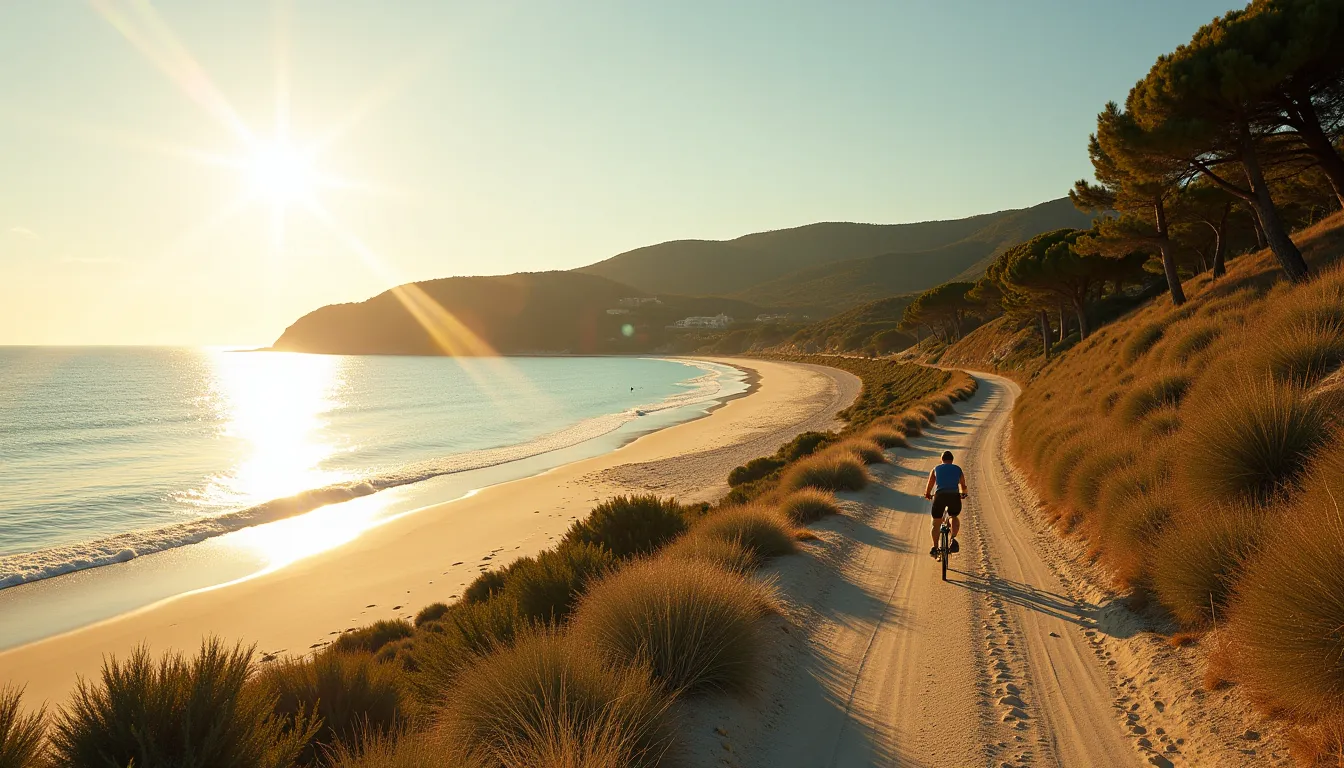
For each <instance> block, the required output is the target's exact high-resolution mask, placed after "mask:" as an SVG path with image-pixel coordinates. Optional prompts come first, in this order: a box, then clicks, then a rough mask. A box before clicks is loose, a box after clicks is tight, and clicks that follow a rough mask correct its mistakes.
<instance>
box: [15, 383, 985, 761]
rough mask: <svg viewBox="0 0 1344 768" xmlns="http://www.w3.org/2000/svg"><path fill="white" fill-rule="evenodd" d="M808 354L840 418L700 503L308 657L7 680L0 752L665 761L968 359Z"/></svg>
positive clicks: (645, 502) (738, 685)
mask: <svg viewBox="0 0 1344 768" xmlns="http://www.w3.org/2000/svg"><path fill="white" fill-rule="evenodd" d="M809 362H813V363H823V364H833V365H835V366H836V367H842V368H846V369H848V370H851V371H852V372H854V373H855V374H856V375H858V376H860V378H861V379H862V381H863V388H862V390H861V394H860V396H859V397H858V398H857V400H856V402H855V404H854V406H852V407H851V408H850V409H849V411H848V412H846V417H847V424H846V426H845V427H843V428H842V429H840V430H839V431H837V432H826V433H820V432H813V433H805V434H803V435H800V436H798V437H797V438H795V439H794V440H792V441H790V442H789V443H788V444H786V445H784V446H782V447H781V448H780V449H779V450H778V451H777V452H776V453H775V454H772V455H771V456H769V457H762V459H757V460H755V461H753V462H749V463H748V464H746V465H743V466H741V467H738V468H736V469H735V470H733V473H732V475H733V480H734V481H735V482H732V489H731V491H730V492H729V493H728V494H727V495H726V496H725V497H724V498H723V499H722V500H720V501H719V502H718V503H715V504H698V505H684V504H680V503H678V502H677V501H676V500H674V499H670V498H663V497H658V496H655V495H633V496H619V497H614V498H611V499H608V500H606V501H604V502H602V503H600V504H598V505H597V506H596V507H595V508H594V509H593V510H592V511H591V513H590V514H589V515H587V516H586V517H585V518H583V519H581V520H578V521H575V522H574V524H573V525H572V526H571V527H570V529H569V530H568V531H567V532H566V534H565V536H564V537H563V538H562V539H561V541H560V542H559V543H558V544H557V545H556V546H555V547H554V548H552V549H549V550H545V551H543V552H541V553H539V554H537V555H535V556H531V557H523V558H520V559H518V560H515V561H513V562H512V563H509V564H507V565H504V566H502V567H499V568H497V569H495V570H491V571H487V572H484V573H482V574H481V575H480V576H478V577H477V579H476V580H475V581H474V582H473V583H471V584H470V585H469V586H468V588H467V589H466V591H465V592H464V594H463V597H462V599H461V600H459V601H458V602H455V603H453V604H445V603H434V604H431V605H428V606H425V607H423V608H422V609H421V610H420V611H419V612H418V613H417V614H416V617H415V621H413V622H411V621H404V620H396V621H379V622H375V623H373V624H370V625H368V626H365V627H359V628H356V629H354V630H350V631H347V632H345V633H343V634H341V635H340V636H339V637H338V638H337V639H336V640H335V641H334V642H332V643H330V644H329V645H327V646H325V647H323V648H321V649H320V650H318V651H316V652H314V653H312V654H309V655H306V656H302V657H294V658H281V659H268V660H266V661H259V660H258V659H257V655H256V654H255V653H254V650H253V649H252V648H250V647H247V646H243V645H229V644H227V643H225V642H224V641H223V640H221V639H218V638H206V639H205V640H204V641H203V645H202V647H201V649H200V650H199V651H198V652H197V653H196V654H195V655H194V656H191V657H187V656H185V655H182V654H175V653H170V654H165V655H163V656H162V657H160V658H158V659H155V658H152V657H151V656H150V654H149V652H148V650H146V649H144V648H141V649H137V650H135V651H134V652H133V653H132V654H131V655H130V656H129V657H127V658H124V659H120V658H118V657H116V656H110V657H109V658H108V659H107V660H106V662H105V664H104V668H103V671H102V674H101V675H100V676H99V677H97V678H96V679H91V680H86V681H83V682H82V683H81V684H80V686H79V689H78V690H77V691H76V693H75V695H74V697H73V699H72V701H71V702H69V703H67V704H65V705H64V706H61V707H58V708H56V710H55V711H54V712H51V713H48V712H45V711H38V712H34V713H27V714H25V712H24V709H23V707H22V706H21V691H18V690H15V689H12V688H10V689H5V690H3V691H0V767H2V768H54V766H70V767H71V768H95V766H97V767H99V768H101V767H102V766H109V765H116V766H123V765H130V764H133V765H134V766H136V767H137V768H170V767H171V768H180V767H181V766H199V767H200V768H213V766H239V767H240V768H254V767H255V768H289V767H290V766H321V767H324V768H430V767H431V766H434V767H437V766H442V765H462V766H470V767H476V766H479V767H480V768H496V767H499V768H513V767H515V766H516V767H517V768H522V767H523V766H562V767H563V766H572V767H573V768H579V767H580V766H583V767H584V768H594V767H596V768H602V767H605V766H610V767H611V768H616V767H617V766H620V767H622V768H624V767H627V766H660V765H671V764H674V763H675V761H676V758H677V754H678V752H677V749H678V747H677V744H678V742H677V738H678V731H677V722H678V718H679V717H680V713H681V712H683V711H684V709H685V708H686V707H694V706H695V704H696V701H697V700H699V699H701V698H703V697H709V696H724V695H728V696H742V695H748V694H750V692H751V691H752V690H753V686H754V683H755V681H756V680H757V679H759V676H760V675H761V674H762V673H763V672H764V671H765V670H764V666H763V665H765V664H767V663H768V661H767V659H768V655H767V653H766V647H767V643H768V642H769V639H768V636H767V634H766V632H765V629H766V627H765V625H764V624H763V622H764V621H766V620H767V619H768V617H769V616H771V615H773V614H775V613H776V612H777V611H778V607H777V606H778V600H779V595H778V594H777V591H776V588H775V587H774V586H773V582H772V581H771V580H770V579H769V578H768V577H763V576H762V575H761V574H760V573H759V571H760V569H762V568H763V567H765V566H766V565H767V564H768V563H769V562H770V561H771V560H772V559H774V558H778V557H784V556H788V555H791V554H793V553H795V552H798V551H799V549H800V546H801V544H800V542H802V541H805V540H807V539H808V538H812V537H813V536H812V535H811V534H808V533H807V532H806V531H805V530H804V528H803V526H806V525H808V524H812V523H815V522H817V521H818V520H821V519H824V518H825V517H827V516H830V515H835V514H840V513H841V511H842V510H841V507H840V505H839V503H838V500H837V499H836V498H835V496H834V495H833V491H835V490H840V491H843V490H858V489H861V488H862V487H863V486H864V485H865V484H866V483H867V482H868V479H869V478H868V469H867V464H866V463H865V462H866V461H868V459H867V458H864V456H863V454H864V453H871V452H873V451H876V452H878V453H879V454H883V455H882V456H880V459H881V460H885V459H886V457H885V455H884V453H883V452H884V447H895V446H903V445H905V444H906V441H907V439H908V438H909V437H913V434H912V433H913V431H914V430H917V429H922V428H923V427H926V426H928V425H929V424H931V423H932V422H933V421H934V420H936V414H937V412H939V411H943V406H942V405H941V404H945V403H950V402H952V401H956V400H961V399H965V398H967V397H969V396H970V395H972V394H973V393H974V391H975V382H974V380H973V379H971V378H970V377H969V376H967V375H965V374H962V373H954V372H948V371H941V370H934V369H928V368H925V367H923V366H919V365H914V364H909V363H899V362H895V361H873V360H860V359H851V358H834V359H831V358H821V359H813V360H810V361H809ZM935 402H937V403H939V404H940V405H939V406H935V405H933V403H935ZM879 438H880V439H879ZM869 458H871V457H869Z"/></svg>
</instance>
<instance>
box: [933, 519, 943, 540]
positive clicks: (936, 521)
mask: <svg viewBox="0 0 1344 768" xmlns="http://www.w3.org/2000/svg"><path fill="white" fill-rule="evenodd" d="M942 524H943V518H941V517H935V518H933V546H935V547H936V546H938V528H939V526H941V525H942Z"/></svg>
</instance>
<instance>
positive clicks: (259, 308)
mask: <svg viewBox="0 0 1344 768" xmlns="http://www.w3.org/2000/svg"><path fill="white" fill-rule="evenodd" d="M1229 2H1231V0H1179V2H1173V1H1172V0H1131V1H1130V2H1125V3H1116V2H1113V0H1106V1H1103V0H1016V1H1015V2H1009V1H1008V0H974V1H972V0H887V1H886V2H810V3H807V2H792V1H791V0H684V1H683V2H677V3H665V2H652V1H651V0H648V1H645V0H628V1H625V2H620V1H618V0H610V1H608V0H571V1H570V2H550V1H549V0H539V1H538V2H526V3H524V2H510V1H509V0H499V1H496V2H488V3H465V2H452V1H445V0H437V1H431V0H398V1H397V2H388V0H380V1H374V0H369V1H367V2H364V1H359V0H321V2H319V1H318V0H290V1H283V0H268V1H258V0H231V2H227V3H226V2H203V1H202V0H161V1H159V2H154V3H149V2H147V0H93V2H76V1H75V0H0V344H209V345H215V344H218V345H264V344H268V343H269V342H271V341H272V340H274V339H275V338H276V337H277V336H278V335H279V334H280V332H281V331H283V330H284V328H285V327H286V326H288V325H289V324H290V323H291V322H293V321H294V320H295V319H297V318H298V317H300V316H301V315H303V314H304V313H306V312H308V311H311V310H313V309H316V308H317V307H319V306H321V305H324V304H329V303H334V302H347V301H361V300H363V299H365V298H368V297H369V296H372V295H375V294H377V293H379V292H381V291H383V290H385V289H387V288H389V287H391V286H393V285H395V284H398V283H401V282H406V281H410V280H423V279H430V278H437V277H449V276H453V275H473V274H504V273H510V272H518V271H539V270H549V269H568V268H572V267H578V266H582V265H585V264H590V263H593V262H595V261H600V260H602V259H604V258H607V257H609V256H612V255H615V254H617V253H620V252H622V251H626V250H630V249H632V248H637V247H640V246H643V245H649V244H653V243H657V242H662V241H666V240H675V239H683V238H705V239H726V238H732V237H736V236H738V235H742V234H746V233H749V232H755V231H761V230H767V229H779V228H783V227H791V226H798V225H802V224H807V223H811V222H815V221H861V222H877V223H899V222H910V221H926V220H931V219H952V218H960V217H963V216H968V215H972V214H976V213H984V212H989V211H995V210H1003V209H1006V208H1022V207H1026V206H1030V205H1034V204H1036V203H1040V202H1043V201H1045V200H1050V199H1054V198H1058V197H1061V196H1063V195H1064V194H1065V193H1066V192H1067V190H1068V188H1069V186H1070V185H1071V183H1072V182H1073V181H1074V180H1075V179H1077V178H1080V177H1082V176H1085V175H1089V174H1090V166H1089V165H1088V162H1087V153H1086V140H1087V135H1088V133H1089V132H1090V131H1091V130H1092V128H1093V127H1094V125H1095V119H1096V114H1097V112H1098V111H1100V109H1101V108H1102V107H1103V106H1104V104H1105V103H1106V102H1107V101H1108V100H1112V99H1114V100H1123V98H1124V96H1125V94H1126V92H1127V91H1128V89H1129V88H1130V87H1131V86H1132V85H1133V84H1134V82H1135V81H1136V80H1138V79H1139V78H1140V77H1142V76H1143V75H1144V74H1145V73H1146V72H1147V70H1148V68H1149V67H1150V66H1151V65H1152V62H1153V60H1154V59H1155V58H1156V57H1157V56H1158V55H1159V54H1161V53H1164V52H1167V51H1170V50H1172V49H1173V48H1174V47H1175V46H1177V45H1179V44H1180V43H1182V42H1185V41H1186V40H1188V39H1189V38H1190V36H1191V34H1192V33H1193V32H1194V31H1195V29H1197V28H1198V27H1199V26H1200V25H1201V24H1203V23H1205V22H1207V21H1209V20H1210V19H1211V18H1212V17H1214V16H1215V15H1218V14H1220V13H1222V12H1224V11H1226V10H1227V9H1228V7H1229Z"/></svg>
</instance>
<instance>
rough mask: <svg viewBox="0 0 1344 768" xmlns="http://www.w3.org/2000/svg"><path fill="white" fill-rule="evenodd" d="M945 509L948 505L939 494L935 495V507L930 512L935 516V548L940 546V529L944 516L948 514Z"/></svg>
mask: <svg viewBox="0 0 1344 768" xmlns="http://www.w3.org/2000/svg"><path fill="white" fill-rule="evenodd" d="M944 507H946V504H945V503H944V502H943V500H942V499H940V498H939V497H938V495H937V494H934V496H933V506H932V507H930V508H929V511H930V512H931V513H932V514H933V546H935V547H936V546H938V527H939V526H941V525H942V524H943V515H945V514H947V510H946V509H945V508H944Z"/></svg>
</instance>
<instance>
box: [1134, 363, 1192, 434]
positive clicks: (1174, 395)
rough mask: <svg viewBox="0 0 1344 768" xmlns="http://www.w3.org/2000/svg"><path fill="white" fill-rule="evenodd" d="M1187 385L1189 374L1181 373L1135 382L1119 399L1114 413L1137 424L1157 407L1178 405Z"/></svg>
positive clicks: (1188, 384) (1188, 385)
mask: <svg viewBox="0 0 1344 768" xmlns="http://www.w3.org/2000/svg"><path fill="white" fill-rule="evenodd" d="M1189 387H1190V377H1189V376H1185V375H1182V374H1166V375H1163V376H1154V377H1153V378H1151V379H1148V380H1146V381H1143V382H1140V383H1138V384H1135V385H1134V388H1133V389H1131V390H1130V391H1129V393H1128V394H1126V395H1125V396H1124V398H1122V399H1121V401H1120V405H1119V407H1118V408H1117V409H1116V411H1115V413H1116V415H1117V416H1119V417H1120V420H1121V421H1123V422H1124V423H1126V424H1137V423H1139V422H1140V421H1142V420H1143V419H1144V417H1146V416H1147V415H1148V414H1150V413H1152V412H1153V411H1155V410H1157V409H1158V408H1162V407H1174V406H1178V405H1180V404H1181V399H1182V398H1184V397H1185V392H1186V390H1187V389H1189Z"/></svg>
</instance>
